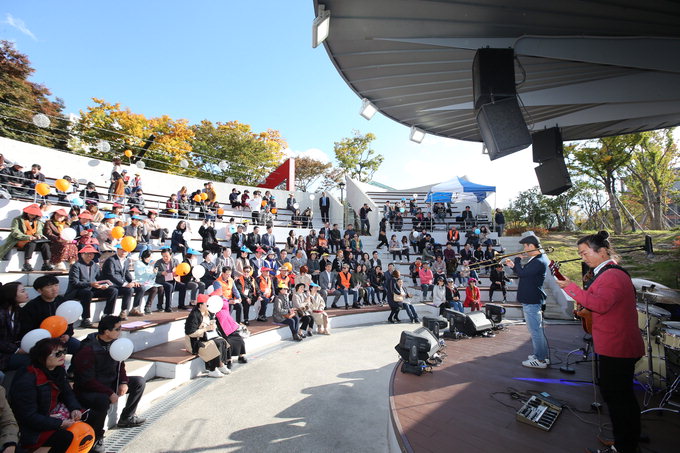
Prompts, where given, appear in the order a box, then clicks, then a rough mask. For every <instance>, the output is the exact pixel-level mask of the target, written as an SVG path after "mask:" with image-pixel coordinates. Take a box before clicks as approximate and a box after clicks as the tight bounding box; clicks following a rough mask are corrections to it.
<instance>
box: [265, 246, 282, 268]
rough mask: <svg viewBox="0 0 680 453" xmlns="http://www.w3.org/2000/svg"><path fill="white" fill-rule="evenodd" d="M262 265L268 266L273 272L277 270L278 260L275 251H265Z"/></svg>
mask: <svg viewBox="0 0 680 453" xmlns="http://www.w3.org/2000/svg"><path fill="white" fill-rule="evenodd" d="M263 265H264V267H266V268H269V269H270V270H271V271H273V272H274V273H276V272H278V270H279V261H278V259H277V258H276V252H275V251H274V250H269V251H268V252H267V257H266V258H265V259H264V264H263Z"/></svg>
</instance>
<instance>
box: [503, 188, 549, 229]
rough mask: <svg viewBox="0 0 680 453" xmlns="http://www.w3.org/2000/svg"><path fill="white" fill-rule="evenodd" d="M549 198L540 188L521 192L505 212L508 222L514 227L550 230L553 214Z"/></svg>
mask: <svg viewBox="0 0 680 453" xmlns="http://www.w3.org/2000/svg"><path fill="white" fill-rule="evenodd" d="M547 198H548V197H547V196H545V195H543V194H542V193H541V191H540V189H539V188H538V187H533V188H531V189H529V190H525V191H523V192H520V193H519V194H517V197H516V198H515V199H514V200H512V201H511V202H510V206H509V207H508V208H507V209H506V210H505V217H506V221H507V222H508V224H510V225H514V226H520V225H523V226H529V227H544V228H548V227H549V226H550V225H551V223H552V218H553V214H552V211H551V208H550V207H549V206H548V203H547Z"/></svg>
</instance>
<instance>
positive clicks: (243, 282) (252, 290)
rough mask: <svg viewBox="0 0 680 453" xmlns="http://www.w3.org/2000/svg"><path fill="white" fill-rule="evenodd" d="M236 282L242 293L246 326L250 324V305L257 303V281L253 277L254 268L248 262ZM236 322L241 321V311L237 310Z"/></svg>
mask: <svg viewBox="0 0 680 453" xmlns="http://www.w3.org/2000/svg"><path fill="white" fill-rule="evenodd" d="M234 283H235V284H236V289H237V290H238V292H239V294H240V295H241V306H242V307H243V324H245V325H246V326H248V325H250V322H249V319H250V307H252V306H253V305H255V300H256V299H257V288H256V282H255V279H254V278H253V268H252V267H251V266H250V265H249V264H248V265H246V266H245V267H244V268H243V274H242V275H241V276H240V277H236V280H235V282H234ZM236 322H237V323H239V324H240V323H241V316H240V314H239V312H238V311H237V312H236Z"/></svg>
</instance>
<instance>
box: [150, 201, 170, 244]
mask: <svg viewBox="0 0 680 453" xmlns="http://www.w3.org/2000/svg"><path fill="white" fill-rule="evenodd" d="M146 217H147V218H146V220H144V227H145V228H146V231H148V233H149V239H158V240H159V241H160V243H161V244H163V243H164V242H165V238H167V237H168V236H169V235H170V232H169V231H168V229H167V228H163V227H162V226H161V224H160V223H158V221H157V220H156V219H157V218H158V211H154V210H153V209H149V210H148V211H147V213H146Z"/></svg>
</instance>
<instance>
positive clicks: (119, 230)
mask: <svg viewBox="0 0 680 453" xmlns="http://www.w3.org/2000/svg"><path fill="white" fill-rule="evenodd" d="M123 236H125V229H124V228H123V227H119V226H117V227H113V228H111V237H112V238H114V239H120V238H122V237H123Z"/></svg>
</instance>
